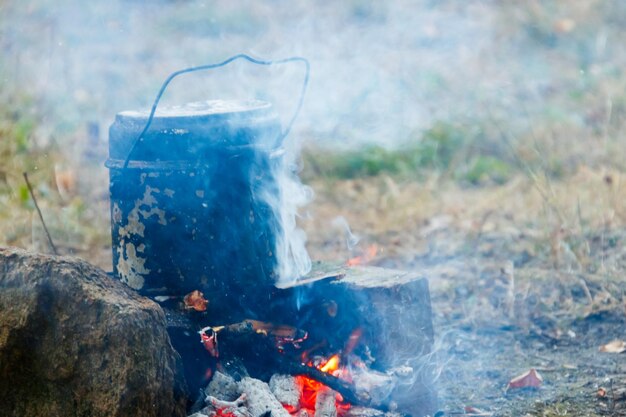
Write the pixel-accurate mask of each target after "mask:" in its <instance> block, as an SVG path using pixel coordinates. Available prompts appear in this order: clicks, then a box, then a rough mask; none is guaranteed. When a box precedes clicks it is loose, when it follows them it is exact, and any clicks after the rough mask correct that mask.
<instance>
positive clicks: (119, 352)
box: [0, 249, 187, 417]
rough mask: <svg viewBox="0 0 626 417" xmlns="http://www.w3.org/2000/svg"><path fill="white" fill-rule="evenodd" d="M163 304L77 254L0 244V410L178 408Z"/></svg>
mask: <svg viewBox="0 0 626 417" xmlns="http://www.w3.org/2000/svg"><path fill="white" fill-rule="evenodd" d="M179 361H180V357H179V356H178V354H177V353H176V352H175V351H174V349H173V348H172V346H171V344H170V340H169V337H168V335H167V332H166V327H165V316H164V314H163V311H162V310H161V308H160V307H159V306H158V305H157V304H155V303H154V302H152V301H151V300H149V299H147V298H144V297H141V296H139V295H137V294H136V293H135V292H133V291H132V290H131V289H129V288H128V287H126V286H125V285H123V284H122V283H120V282H118V281H115V280H113V279H110V278H109V277H108V276H107V275H106V274H105V273H104V272H103V271H101V270H100V269H98V268H96V267H94V266H92V265H89V264H88V263H87V262H84V261H82V260H79V259H75V258H70V257H52V256H46V255H39V254H34V253H29V252H25V251H23V250H20V249H0V415H2V416H28V417H39V416H41V417H44V416H45V417H65V416H90V417H126V416H128V417H131V416H132V417H161V416H162V417H177V416H184V415H185V404H186V401H187V399H186V398H185V396H184V394H183V392H184V385H183V384H182V382H180V381H182V372H181V370H180V366H179Z"/></svg>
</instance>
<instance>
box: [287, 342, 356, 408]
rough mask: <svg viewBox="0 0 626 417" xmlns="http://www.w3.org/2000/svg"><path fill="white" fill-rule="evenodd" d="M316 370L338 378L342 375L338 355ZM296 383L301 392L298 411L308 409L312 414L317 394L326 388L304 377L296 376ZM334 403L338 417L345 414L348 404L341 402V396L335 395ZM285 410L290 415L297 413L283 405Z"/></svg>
mask: <svg viewBox="0 0 626 417" xmlns="http://www.w3.org/2000/svg"><path fill="white" fill-rule="evenodd" d="M317 368H318V369H319V370H320V371H322V372H326V373H328V374H331V375H334V376H340V375H341V373H342V369H341V368H340V359H339V355H338V354H335V355H333V356H331V357H330V358H329V359H328V360H327V361H326V362H324V363H322V364H320V365H318V366H317ZM296 383H297V384H298V386H299V387H300V389H301V391H302V395H301V397H300V404H299V406H300V409H303V408H304V409H308V410H311V411H312V413H314V412H315V404H316V402H317V394H318V393H319V392H320V391H322V390H324V389H327V388H326V386H325V385H324V384H322V383H321V382H318V381H316V380H314V379H311V378H308V377H306V376H304V375H298V376H296ZM335 401H336V406H337V411H338V412H339V414H340V415H342V414H345V412H346V411H347V410H348V409H349V408H350V404H348V403H344V402H343V397H342V396H341V394H337V397H336V400H335ZM285 409H286V410H287V411H288V412H289V413H291V414H294V413H295V412H297V411H298V410H297V409H296V408H295V407H292V406H287V405H285Z"/></svg>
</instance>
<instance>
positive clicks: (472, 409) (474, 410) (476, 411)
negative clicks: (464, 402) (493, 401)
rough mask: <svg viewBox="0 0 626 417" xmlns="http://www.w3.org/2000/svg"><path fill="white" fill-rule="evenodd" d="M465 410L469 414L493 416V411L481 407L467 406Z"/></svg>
mask: <svg viewBox="0 0 626 417" xmlns="http://www.w3.org/2000/svg"><path fill="white" fill-rule="evenodd" d="M463 411H465V414H466V415H468V416H476V417H478V416H481V417H483V416H484V417H489V416H492V415H493V413H490V412H487V411H483V410H481V409H480V408H476V407H472V406H466V407H465V408H464V409H463Z"/></svg>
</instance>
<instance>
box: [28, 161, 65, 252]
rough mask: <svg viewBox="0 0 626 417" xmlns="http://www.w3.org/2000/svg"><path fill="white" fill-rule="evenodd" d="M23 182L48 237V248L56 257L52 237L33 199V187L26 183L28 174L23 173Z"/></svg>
mask: <svg viewBox="0 0 626 417" xmlns="http://www.w3.org/2000/svg"><path fill="white" fill-rule="evenodd" d="M23 175H24V181H26V186H27V187H28V192H30V197H31V198H32V199H33V203H35V208H36V209H37V213H38V214H39V220H41V224H42V225H43V230H44V231H45V232H46V236H48V242H49V243H50V247H51V248H52V252H54V254H55V255H58V254H59V252H57V248H56V246H54V242H53V241H52V236H50V232H49V231H48V227H47V226H46V222H45V221H44V220H43V215H42V214H41V210H40V209H39V204H37V199H36V198H35V192H34V191H33V187H32V186H31V185H30V181H28V174H27V173H26V172H24V173H23Z"/></svg>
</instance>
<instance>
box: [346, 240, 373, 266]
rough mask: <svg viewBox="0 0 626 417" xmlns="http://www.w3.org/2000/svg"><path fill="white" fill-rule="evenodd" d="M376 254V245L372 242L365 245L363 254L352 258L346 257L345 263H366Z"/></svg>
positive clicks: (349, 264) (354, 264)
mask: <svg viewBox="0 0 626 417" xmlns="http://www.w3.org/2000/svg"><path fill="white" fill-rule="evenodd" d="M376 254H378V245H376V244H375V243H373V244H371V245H369V246H368V247H367V249H366V250H365V253H364V254H363V255H359V256H355V257H354V258H350V259H348V261H347V262H346V265H348V266H356V265H364V264H367V263H369V262H371V261H372V260H373V259H374V258H375V257H376Z"/></svg>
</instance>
